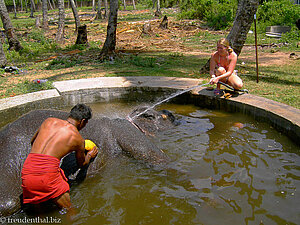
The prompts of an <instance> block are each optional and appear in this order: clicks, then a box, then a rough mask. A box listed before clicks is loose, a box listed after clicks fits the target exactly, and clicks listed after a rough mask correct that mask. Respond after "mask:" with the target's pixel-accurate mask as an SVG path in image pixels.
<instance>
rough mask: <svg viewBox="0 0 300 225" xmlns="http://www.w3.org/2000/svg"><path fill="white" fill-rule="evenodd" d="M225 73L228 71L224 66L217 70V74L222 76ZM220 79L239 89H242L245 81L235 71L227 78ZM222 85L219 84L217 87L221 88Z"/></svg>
mask: <svg viewBox="0 0 300 225" xmlns="http://www.w3.org/2000/svg"><path fill="white" fill-rule="evenodd" d="M224 73H226V70H225V69H224V68H223V67H219V68H218V69H216V70H215V74H216V76H220V75H222V74H224ZM220 81H222V82H224V83H228V84H229V85H230V86H232V87H233V88H234V89H237V90H240V89H242V87H243V81H242V79H241V78H239V77H238V75H237V74H236V72H235V71H234V72H233V73H232V74H231V75H230V76H229V77H228V78H227V79H226V78H225V79H221V80H220ZM220 86H221V85H220V84H217V89H220Z"/></svg>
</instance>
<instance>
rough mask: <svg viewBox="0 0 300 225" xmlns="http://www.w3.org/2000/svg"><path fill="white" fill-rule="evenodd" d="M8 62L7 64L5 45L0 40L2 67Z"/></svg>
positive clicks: (0, 61)
mask: <svg viewBox="0 0 300 225" xmlns="http://www.w3.org/2000/svg"><path fill="white" fill-rule="evenodd" d="M6 64H7V60H6V56H5V54H4V51H3V46H2V43H1V41H0V67H4V66H6Z"/></svg>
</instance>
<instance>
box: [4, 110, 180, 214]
mask: <svg viewBox="0 0 300 225" xmlns="http://www.w3.org/2000/svg"><path fill="white" fill-rule="evenodd" d="M141 112H142V114H141V115H139V114H140V113H141ZM135 115H138V116H136V117H135ZM48 117H56V118H60V119H67V117H68V113H67V112H63V111H57V110H36V111H32V112H30V113H27V114H26V115H24V116H22V117H21V118H19V119H17V120H16V121H14V122H13V123H10V124H8V125H7V126H5V127H4V128H3V129H2V130H1V131H0V146H1V150H0V158H1V161H2V162H1V164H0V173H1V175H0V179H1V183H0V216H8V215H11V214H13V213H14V212H16V211H18V210H19V209H20V207H21V198H20V195H21V194H22V188H21V183H22V182H21V170H22V166H23V163H24V161H25V159H26V157H27V155H28V154H29V152H30V150H31V146H30V140H31V138H32V136H33V134H34V133H35V131H36V130H37V129H38V128H39V127H40V125H41V123H42V122H43V121H44V120H45V119H46V118H48ZM130 117H131V118H134V119H128V120H127V119H121V118H118V119H110V118H106V117H103V118H100V119H90V120H89V123H88V124H87V125H86V127H85V128H84V129H82V130H81V131H80V133H81V134H82V136H83V138H85V139H90V140H92V141H93V142H95V143H96V145H97V146H98V147H99V153H98V155H97V157H96V158H95V159H94V160H93V162H91V163H90V165H89V166H87V167H85V168H81V169H80V170H78V167H77V164H76V160H75V156H74V153H70V154H69V155H67V156H66V157H65V158H64V159H63V160H62V164H61V168H62V169H63V170H64V171H65V173H66V176H67V177H69V178H71V177H72V176H73V179H75V180H80V181H82V180H83V179H84V178H85V177H86V176H88V175H89V174H93V173H97V171H99V170H100V169H101V168H102V167H103V166H104V165H105V162H106V161H107V160H108V159H109V158H114V157H117V156H118V155H120V154H126V155H130V156H131V157H133V158H135V159H137V160H141V161H143V162H145V163H146V164H147V165H149V166H155V165H165V164H167V163H168V162H169V161H170V159H169V157H168V156H167V155H166V154H165V153H164V152H163V151H161V150H160V149H158V147H157V146H156V145H155V144H154V143H152V142H151V140H150V139H149V138H148V137H147V136H146V135H145V133H151V134H153V133H155V132H156V131H158V130H160V129H163V128H170V127H171V126H172V125H173V124H174V121H175V120H174V116H173V115H172V114H171V113H169V112H168V111H160V112H157V111H155V110H153V109H150V110H148V111H146V112H145V108H138V109H137V110H134V111H133V112H132V114H131V115H130ZM144 132H145V133H144ZM72 154H73V156H72ZM78 171H79V172H78ZM74 177H75V178H74Z"/></svg>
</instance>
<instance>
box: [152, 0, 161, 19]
mask: <svg viewBox="0 0 300 225" xmlns="http://www.w3.org/2000/svg"><path fill="white" fill-rule="evenodd" d="M154 15H155V16H156V17H161V16H162V14H161V11H160V0H156V12H155V14H154Z"/></svg>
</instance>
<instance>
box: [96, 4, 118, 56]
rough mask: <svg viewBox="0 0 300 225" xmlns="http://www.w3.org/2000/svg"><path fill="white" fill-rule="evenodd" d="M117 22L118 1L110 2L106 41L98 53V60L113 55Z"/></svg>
mask: <svg viewBox="0 0 300 225" xmlns="http://www.w3.org/2000/svg"><path fill="white" fill-rule="evenodd" d="M117 22H118V0H110V12H109V18H108V24H107V33H106V40H105V42H104V45H103V48H102V50H101V53H100V59H102V60H104V59H107V58H111V56H114V55H115V49H116V39H117V34H116V33H117V32H116V31H117Z"/></svg>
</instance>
